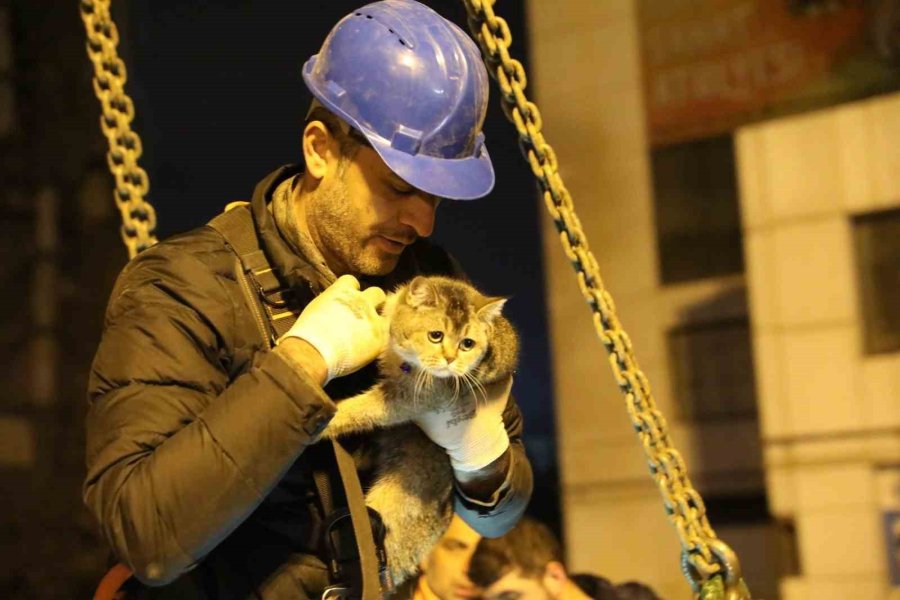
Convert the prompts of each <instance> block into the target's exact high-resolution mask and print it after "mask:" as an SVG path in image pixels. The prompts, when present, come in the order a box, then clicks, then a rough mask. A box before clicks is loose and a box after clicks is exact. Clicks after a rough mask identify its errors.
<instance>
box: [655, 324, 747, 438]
mask: <svg viewBox="0 0 900 600" xmlns="http://www.w3.org/2000/svg"><path fill="white" fill-rule="evenodd" d="M668 342H669V354H670V356H671V362H670V364H671V365H672V384H673V393H674V398H675V404H676V406H678V407H679V411H680V413H681V414H680V416H681V417H682V418H683V419H685V420H689V421H714V420H727V419H742V418H754V417H755V416H756V387H755V379H754V374H753V355H752V349H751V345H750V327H749V323H748V321H747V319H745V318H744V319H734V320H726V321H717V322H712V323H703V324H697V325H687V326H684V327H679V328H676V329H673V330H671V331H669V335H668Z"/></svg>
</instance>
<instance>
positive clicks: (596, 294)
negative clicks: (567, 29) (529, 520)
mask: <svg viewBox="0 0 900 600" xmlns="http://www.w3.org/2000/svg"><path fill="white" fill-rule="evenodd" d="M463 2H464V4H465V5H466V11H467V12H468V16H469V28H470V29H471V31H472V34H473V35H474V36H475V38H476V39H477V40H478V42H479V44H480V45H481V49H482V52H483V55H484V59H485V63H486V64H487V67H488V71H489V72H490V73H491V76H493V77H494V78H495V79H496V80H497V82H498V83H499V85H500V91H501V94H502V100H503V110H504V112H505V113H506V116H507V118H508V119H509V120H510V121H512V122H513V123H514V124H515V126H516V129H517V130H518V132H519V147H520V149H521V151H522V154H523V155H524V156H525V157H526V158H527V159H528V163H529V165H531V170H532V172H533V173H534V176H535V177H536V178H537V180H538V183H539V184H540V187H541V190H542V191H543V197H544V202H545V204H546V206H547V210H548V211H549V213H550V216H551V217H552V218H553V222H554V223H555V225H556V229H557V231H558V232H559V239H560V242H561V243H562V246H563V250H564V251H565V254H566V256H567V257H568V259H569V261H570V262H571V264H572V267H573V268H574V269H575V272H576V274H577V277H578V284H579V287H580V288H581V293H582V294H583V295H584V298H585V300H587V302H588V304H589V306H590V307H591V310H592V311H593V318H594V319H593V320H594V327H595V328H596V330H597V335H598V336H599V337H600V340H601V341H602V342H603V345H604V346H605V347H606V349H607V351H608V352H609V362H610V366H611V367H612V370H613V374H614V375H615V378H616V381H617V382H618V384H619V388H620V389H621V390H622V392H623V393H624V394H625V402H626V407H627V409H628V414H629V416H630V418H631V422H632V424H633V426H634V429H635V431H636V432H637V434H638V437H639V438H640V440H641V443H642V445H643V448H644V452H645V454H646V457H647V461H648V463H649V468H650V474H651V476H652V477H653V479H654V481H655V482H656V484H657V486H658V487H659V491H660V493H661V494H662V497H663V503H664V504H665V509H666V512H667V514H668V515H669V519H670V520H671V521H672V524H673V525H674V526H675V529H676V531H677V532H678V537H679V538H680V540H681V547H682V552H683V556H684V560H685V563H686V566H687V567H688V568H686V569H685V571H686V573H685V574H686V576H687V578H688V581H689V582H690V583H691V585H692V586H693V588H694V590H695V592H698V593H699V592H700V591H701V589H702V588H703V586H704V584H706V583H707V582H710V581H716V580H724V582H725V585H726V586H728V582H730V581H739V580H740V567H739V565H738V563H737V557H736V556H735V555H734V553H733V552H731V551H730V549H728V548H727V546H726V545H725V544H724V543H723V542H722V541H721V540H719V539H718V538H717V537H716V534H715V532H714V531H713V528H712V526H711V525H710V523H709V520H708V519H707V516H706V508H705V506H704V504H703V499H702V498H701V497H700V494H699V493H698V492H697V490H696V489H695V488H694V487H693V486H692V485H691V482H690V480H689V479H688V475H687V469H686V467H685V464H684V459H682V457H681V454H679V453H678V451H677V450H675V448H673V447H672V443H671V441H670V439H669V434H668V427H667V425H666V420H665V418H664V417H663V415H662V413H661V412H660V411H659V410H658V409H657V407H656V403H655V402H654V400H653V396H652V394H651V392H650V383H649V381H648V380H647V377H646V376H645V375H644V373H643V372H642V371H641V370H640V368H639V367H638V364H637V361H636V359H635V357H634V351H633V349H632V345H631V340H630V338H629V337H628V334H626V333H625V331H624V330H623V329H622V328H621V326H620V325H619V320H618V317H617V316H616V311H615V305H614V303H613V299H612V296H610V294H609V292H607V291H606V289H604V286H603V281H602V280H601V278H600V272H599V269H598V266H597V260H596V259H595V258H594V255H593V253H592V252H591V251H590V249H589V247H588V241H587V237H586V236H585V234H584V231H583V230H582V227H581V223H580V222H579V220H578V216H577V215H576V214H575V207H574V205H573V203H572V197H571V196H570V195H569V191H568V190H567V189H566V186H565V185H564V183H563V181H562V177H561V176H560V174H559V172H558V170H557V160H556V153H555V152H554V151H553V148H552V147H551V146H550V144H548V143H547V142H546V140H545V139H544V136H543V134H542V133H541V127H542V121H541V113H540V111H539V110H538V107H537V105H535V103H534V102H531V101H530V100H529V99H528V97H527V96H526V95H525V87H526V85H527V80H526V77H525V69H524V68H523V67H522V63H520V62H519V61H518V60H515V59H513V58H512V57H511V56H510V54H509V46H510V44H511V42H512V37H511V34H510V30H509V25H507V23H506V21H505V20H504V19H502V18H501V17H498V16H497V15H496V14H494V10H493V5H494V2H495V0H463ZM723 552H724V553H726V554H728V555H729V556H730V561H725V560H723V559H722V553H723ZM735 575H737V576H736V577H735ZM714 577H715V579H713V578H714ZM733 587H737V585H735V586H733ZM744 589H746V588H744ZM710 597H712V596H710ZM729 597H730V598H731V597H733V598H734V599H735V600H739V599H747V600H749V598H750V596H749V594H746V595H734V596H729Z"/></svg>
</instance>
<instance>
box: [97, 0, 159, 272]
mask: <svg viewBox="0 0 900 600" xmlns="http://www.w3.org/2000/svg"><path fill="white" fill-rule="evenodd" d="M109 3H110V0H81V2H80V9H81V20H82V21H84V27H85V29H86V30H87V37H88V41H87V53H88V57H89V58H90V59H91V62H92V63H94V93H96V94H97V98H98V99H99V100H100V104H101V106H102V113H103V114H102V115H101V116H100V128H101V129H102V130H103V134H104V135H105V136H106V139H107V141H108V142H109V151H108V152H107V154H106V160H107V162H108V163H109V169H110V171H112V173H113V175H114V176H115V179H116V187H115V190H114V191H113V196H114V198H115V201H116V206H118V208H119V213H120V214H121V216H122V228H121V235H122V241H123V242H125V246H127V247H128V256H129V258H134V256H135V255H136V254H137V253H138V252H140V251H141V250H144V249H145V248H149V247H150V246H152V245H153V244H155V243H156V242H157V240H156V236H155V235H154V231H155V230H156V211H155V210H154V209H153V206H152V205H150V203H148V202H147V201H145V200H144V197H145V196H146V195H147V192H148V191H149V189H150V180H149V178H148V177H147V172H146V171H144V169H142V168H141V167H140V166H139V165H138V159H139V158H140V157H141V152H142V149H141V138H140V137H139V136H138V134H137V133H135V132H134V131H132V130H131V121H132V119H133V118H134V103H133V102H132V101H131V98H130V97H129V96H128V94H126V93H125V80H126V79H127V74H126V71H125V63H124V62H123V61H122V59H121V58H119V55H118V52H117V51H116V48H117V46H118V45H119V31H118V30H117V29H116V24H115V23H113V20H112V17H111V16H110V12H109Z"/></svg>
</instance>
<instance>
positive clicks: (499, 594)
mask: <svg viewBox="0 0 900 600" xmlns="http://www.w3.org/2000/svg"><path fill="white" fill-rule="evenodd" d="M566 579H567V575H566V571H565V569H564V568H563V566H562V565H561V564H560V563H557V562H551V563H549V564H548V565H547V566H546V568H545V569H544V574H543V576H538V577H527V576H525V575H524V574H523V573H522V571H521V570H520V569H513V570H511V571H509V572H508V573H505V574H504V575H503V576H502V577H500V578H499V579H498V580H497V581H495V582H494V583H493V584H491V585H490V586H488V587H487V588H485V589H484V590H483V592H482V594H481V598H482V600H560V599H561V598H562V597H563V590H564V589H565V581H566Z"/></svg>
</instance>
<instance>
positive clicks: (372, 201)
mask: <svg viewBox="0 0 900 600" xmlns="http://www.w3.org/2000/svg"><path fill="white" fill-rule="evenodd" d="M438 202H439V200H438V198H435V197H434V196H432V195H430V194H426V193H424V192H422V191H420V190H418V189H416V188H414V187H412V186H410V185H409V184H408V183H406V182H405V181H403V180H402V179H401V178H400V177H398V176H397V175H395V174H394V173H393V172H392V171H391V170H390V169H389V168H388V166H387V165H386V164H385V163H384V161H383V160H381V157H379V156H378V154H377V153H376V152H375V151H374V150H372V149H371V148H369V147H366V146H362V147H360V148H359V149H358V151H357V152H356V153H355V154H354V155H353V157H352V158H344V159H343V162H342V164H340V166H339V167H338V168H337V169H336V170H335V171H333V172H332V173H331V174H330V175H329V176H328V177H325V178H323V179H322V181H321V183H320V185H319V187H318V189H316V190H315V192H314V193H313V194H312V198H311V201H310V204H309V207H308V209H307V224H308V227H309V231H310V234H311V235H312V237H313V241H314V242H315V243H316V245H317V246H318V247H319V248H320V250H321V251H322V254H323V256H324V258H325V260H326V261H327V262H328V264H329V266H331V267H332V269H333V270H334V271H335V274H336V275H342V274H346V273H351V274H355V275H386V274H387V273H390V272H391V271H392V270H393V269H394V267H396V266H397V261H398V260H399V259H400V254H401V253H402V252H403V250H404V249H405V248H406V246H408V245H410V244H412V243H413V242H414V241H416V238H418V237H427V236H429V235H431V232H432V231H433V229H434V216H435V210H436V209H437V205H438ZM338 271H340V272H338Z"/></svg>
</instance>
